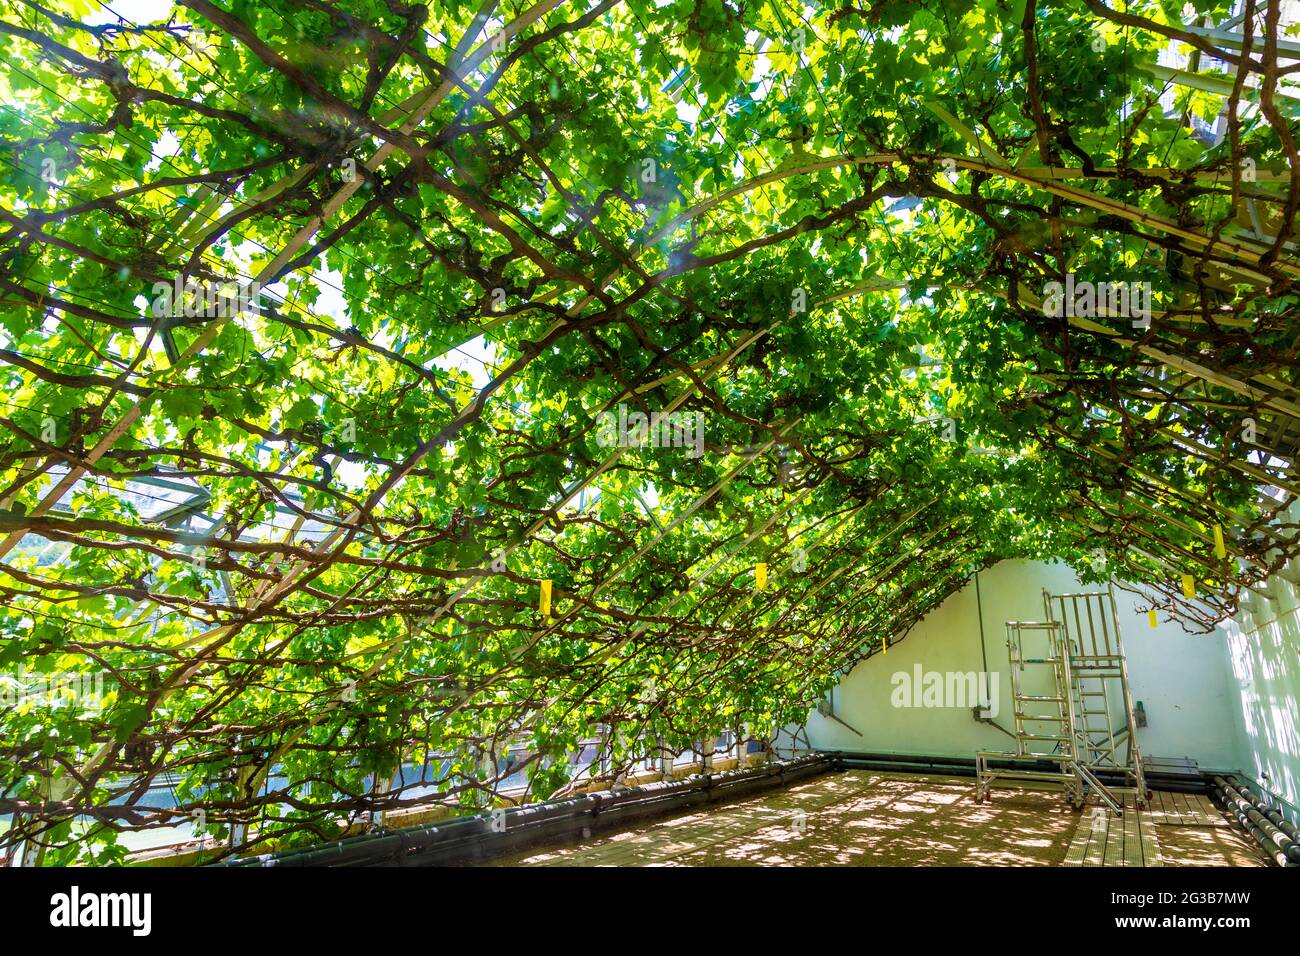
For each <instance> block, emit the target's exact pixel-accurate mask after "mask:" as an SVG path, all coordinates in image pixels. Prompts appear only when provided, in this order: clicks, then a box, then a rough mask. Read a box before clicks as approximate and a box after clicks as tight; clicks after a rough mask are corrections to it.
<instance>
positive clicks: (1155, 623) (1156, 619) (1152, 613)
mask: <svg viewBox="0 0 1300 956" xmlns="http://www.w3.org/2000/svg"><path fill="white" fill-rule="evenodd" d="M1147 621H1149V622H1150V624H1151V626H1152V627H1159V625H1160V616H1159V615H1158V614H1156V609H1155V608H1152V609H1151V610H1149V611H1147Z"/></svg>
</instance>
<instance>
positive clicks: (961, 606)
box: [807, 561, 1300, 771]
mask: <svg viewBox="0 0 1300 956" xmlns="http://www.w3.org/2000/svg"><path fill="white" fill-rule="evenodd" d="M1043 588H1047V589H1048V590H1050V591H1052V592H1053V593H1058V594H1059V593H1069V592H1076V591H1081V590H1095V588H1085V587H1084V586H1082V585H1080V584H1079V581H1078V579H1077V578H1076V577H1075V575H1074V572H1073V571H1071V570H1070V568H1068V567H1067V566H1065V565H1061V564H1044V563H1040V562H1031V561H1005V562H1002V563H1001V564H998V565H996V566H994V567H993V568H990V569H989V570H988V571H984V572H982V573H981V574H980V575H979V579H978V600H977V593H976V585H975V583H974V582H972V583H971V584H969V585H967V586H966V587H965V588H963V589H962V590H961V591H960V592H958V593H956V594H954V595H953V596H952V597H950V598H949V599H948V600H947V601H945V602H944V603H943V604H942V605H941V606H940V607H939V608H937V609H936V610H935V611H934V612H932V613H931V614H930V615H929V616H928V617H927V618H926V619H925V620H923V621H921V622H920V623H919V624H917V625H916V627H914V628H913V629H912V632H911V633H910V634H909V635H908V636H907V638H906V639H905V640H903V641H901V642H899V643H898V644H896V645H894V646H892V647H891V648H890V649H889V651H888V653H886V654H884V655H881V654H876V655H874V656H872V657H871V658H869V659H868V660H865V661H863V662H861V663H859V664H858V665H857V666H856V667H855V668H853V670H852V671H851V672H849V673H848V674H847V675H845V676H844V678H843V680H842V681H841V683H840V685H839V686H838V687H837V688H836V689H835V691H834V693H833V702H834V712H835V715H836V716H837V717H839V718H840V719H842V720H843V721H845V722H846V723H848V724H850V725H852V727H854V728H855V729H856V730H858V731H859V732H861V734H862V736H858V735H857V734H855V733H854V732H853V731H852V730H849V729H848V728H846V727H844V726H842V725H841V724H839V723H837V722H836V721H834V720H831V719H829V718H827V717H823V716H822V715H820V714H818V713H813V714H812V715H811V716H810V718H809V721H808V725H807V735H808V742H809V743H810V745H811V746H812V747H813V748H815V749H819V750H856V751H867V752H873V753H897V754H922V755H926V756H952V757H973V756H974V753H975V751H976V750H981V749H983V750H1008V749H1010V745H1011V744H1012V740H1011V738H1010V737H1008V736H1006V735H1005V734H1003V733H1001V732H1000V731H998V730H997V729H996V728H994V727H990V726H988V725H986V724H982V723H980V722H978V721H977V720H976V719H975V717H974V715H973V714H972V712H971V709H970V706H969V705H968V706H965V707H958V706H939V707H932V706H931V707H927V706H922V707H906V706H894V705H893V701H891V695H893V693H894V690H895V688H896V687H897V686H898V684H897V683H896V681H895V677H894V675H895V674H898V673H900V672H901V673H905V674H907V675H909V676H910V675H914V674H915V668H916V666H917V665H920V667H921V669H922V672H923V673H925V672H940V673H945V674H946V673H947V672H950V671H956V672H966V671H983V670H984V669H985V663H984V660H985V658H984V655H985V654H987V661H988V664H987V667H988V671H989V672H990V673H991V674H992V673H996V675H997V690H998V691H999V693H998V695H997V696H998V708H997V717H996V721H997V723H999V724H1001V725H1002V726H1003V727H1006V728H1008V729H1010V728H1011V727H1012V719H1011V684H1010V679H1009V675H1008V669H1009V665H1008V663H1007V648H1006V628H1005V622H1007V621H1011V620H1020V621H1037V620H1042V618H1043V599H1042V589H1043ZM1115 597H1116V603H1117V605H1118V608H1119V615H1120V628H1121V634H1122V636H1123V640H1124V648H1125V651H1126V652H1127V654H1128V661H1129V680H1130V684H1131V687H1132V691H1133V697H1134V700H1135V701H1142V703H1143V707H1144V709H1145V711H1146V714H1147V720H1148V725H1147V726H1146V727H1143V728H1140V729H1139V731H1138V743H1139V745H1140V746H1141V748H1142V752H1143V754H1144V755H1147V756H1156V757H1190V758H1192V759H1193V760H1195V761H1197V763H1198V764H1199V765H1200V767H1201V768H1202V769H1203V770H1208V769H1213V770H1236V769H1238V768H1240V767H1241V766H1242V760H1241V756H1240V755H1241V753H1242V752H1243V751H1242V749H1241V723H1242V717H1241V707H1240V705H1239V699H1238V693H1237V681H1236V679H1235V678H1234V676H1233V669H1232V667H1231V666H1230V662H1229V656H1228V647H1227V645H1228V636H1227V635H1226V634H1225V633H1224V632H1222V631H1216V632H1215V633H1213V634H1203V635H1192V634H1188V633H1186V632H1185V631H1184V630H1183V629H1182V628H1181V627H1180V626H1179V625H1177V624H1171V623H1167V622H1165V621H1161V622H1160V624H1159V625H1158V626H1157V627H1155V628H1152V627H1151V626H1150V623H1149V621H1148V618H1147V615H1146V613H1145V611H1141V612H1139V611H1138V609H1137V608H1138V600H1137V598H1136V597H1135V596H1133V595H1131V594H1129V593H1128V592H1126V591H1123V590H1122V589H1118V588H1117V589H1116V591H1115ZM981 604H982V607H983V623H984V649H983V652H982V651H981V642H980V617H981V615H980V612H979V606H980V605H981ZM1293 610H1294V609H1293ZM1290 626H1291V627H1292V628H1293V629H1295V628H1300V621H1297V620H1296V619H1295V617H1294V616H1292V618H1291V624H1290ZM1293 633H1294V631H1293ZM1291 640H1292V641H1294V640H1295V638H1294V636H1293V637H1292V638H1291ZM1292 663H1294V661H1293V660H1292ZM1290 680H1291V684H1290V691H1289V692H1288V693H1287V694H1286V695H1282V694H1281V691H1279V696H1278V697H1276V698H1273V697H1270V698H1269V700H1270V703H1268V704H1265V705H1263V706H1264V709H1265V710H1268V709H1269V708H1270V707H1272V708H1276V707H1279V706H1282V704H1281V703H1280V702H1281V701H1283V700H1285V701H1289V706H1290V708H1291V709H1290V711H1289V712H1287V713H1285V714H1283V718H1284V719H1289V721H1290V723H1289V724H1288V725H1287V726H1289V727H1290V728H1291V734H1292V736H1291V737H1290V738H1289V741H1290V744H1289V746H1291V747H1292V748H1293V750H1292V752H1294V744H1295V738H1294V728H1295V726H1296V723H1295V709H1294V708H1295V700H1296V690H1297V687H1296V685H1295V683H1294V680H1295V671H1294V668H1293V670H1292V671H1291V676H1290ZM947 703H951V701H947ZM1270 712H1271V711H1270ZM1269 719H1272V718H1269ZM1292 769H1293V771H1294V761H1293V767H1292Z"/></svg>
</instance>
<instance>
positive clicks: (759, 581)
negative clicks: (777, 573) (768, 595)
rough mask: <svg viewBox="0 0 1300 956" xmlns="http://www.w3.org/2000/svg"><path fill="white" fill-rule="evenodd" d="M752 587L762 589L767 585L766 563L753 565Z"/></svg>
mask: <svg viewBox="0 0 1300 956" xmlns="http://www.w3.org/2000/svg"><path fill="white" fill-rule="evenodd" d="M754 587H756V588H758V589H759V590H760V591H761V590H763V588H765V587H767V565H766V564H756V565H754Z"/></svg>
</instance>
